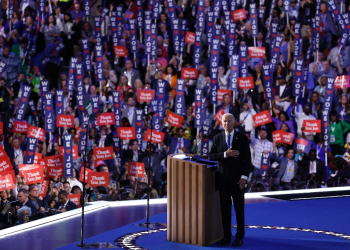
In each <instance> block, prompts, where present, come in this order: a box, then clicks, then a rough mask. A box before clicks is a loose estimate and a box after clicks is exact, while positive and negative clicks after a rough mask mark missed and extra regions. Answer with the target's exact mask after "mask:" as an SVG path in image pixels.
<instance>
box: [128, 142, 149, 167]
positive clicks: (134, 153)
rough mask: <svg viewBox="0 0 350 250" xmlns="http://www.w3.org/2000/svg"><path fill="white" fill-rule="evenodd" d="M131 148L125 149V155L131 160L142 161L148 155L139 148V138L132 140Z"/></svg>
mask: <svg viewBox="0 0 350 250" xmlns="http://www.w3.org/2000/svg"><path fill="white" fill-rule="evenodd" d="M129 145H130V150H126V151H124V153H123V154H124V157H125V158H126V159H127V160H129V161H131V162H142V160H143V159H144V158H145V157H146V153H145V152H143V151H142V150H139V144H138V142H137V140H130V142H129Z"/></svg>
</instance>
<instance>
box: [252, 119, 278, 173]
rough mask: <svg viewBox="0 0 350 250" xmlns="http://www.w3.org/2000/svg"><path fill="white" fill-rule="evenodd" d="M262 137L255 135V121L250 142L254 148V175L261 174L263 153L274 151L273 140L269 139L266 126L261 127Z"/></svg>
mask: <svg viewBox="0 0 350 250" xmlns="http://www.w3.org/2000/svg"><path fill="white" fill-rule="evenodd" d="M259 137H260V139H258V138H256V136H255V124H254V123H253V130H252V131H251V132H250V143H251V146H252V148H253V155H254V156H253V160H252V163H253V166H254V171H253V176H257V175H260V167H261V155H262V154H263V153H264V154H269V153H270V152H272V149H273V146H272V142H270V141H268V140H267V131H266V128H265V127H260V131H259Z"/></svg>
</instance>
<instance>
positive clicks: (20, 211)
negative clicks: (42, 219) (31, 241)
mask: <svg viewBox="0 0 350 250" xmlns="http://www.w3.org/2000/svg"><path fill="white" fill-rule="evenodd" d="M24 211H29V216H31V215H32V210H31V209H30V207H27V206H23V207H21V208H20V209H18V211H17V216H18V219H21V214H22V212H24Z"/></svg>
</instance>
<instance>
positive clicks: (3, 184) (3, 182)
mask: <svg viewBox="0 0 350 250" xmlns="http://www.w3.org/2000/svg"><path fill="white" fill-rule="evenodd" d="M8 188H9V189H14V188H15V184H14V181H13V179H12V176H11V175H9V174H7V175H2V176H0V191H5V190H6V189H8Z"/></svg>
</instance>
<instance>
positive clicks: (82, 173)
mask: <svg viewBox="0 0 350 250" xmlns="http://www.w3.org/2000/svg"><path fill="white" fill-rule="evenodd" d="M89 172H94V171H93V170H91V169H90V168H85V182H87V180H88V173H89ZM79 181H81V182H84V167H83V168H81V169H80V176H79Z"/></svg>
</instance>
